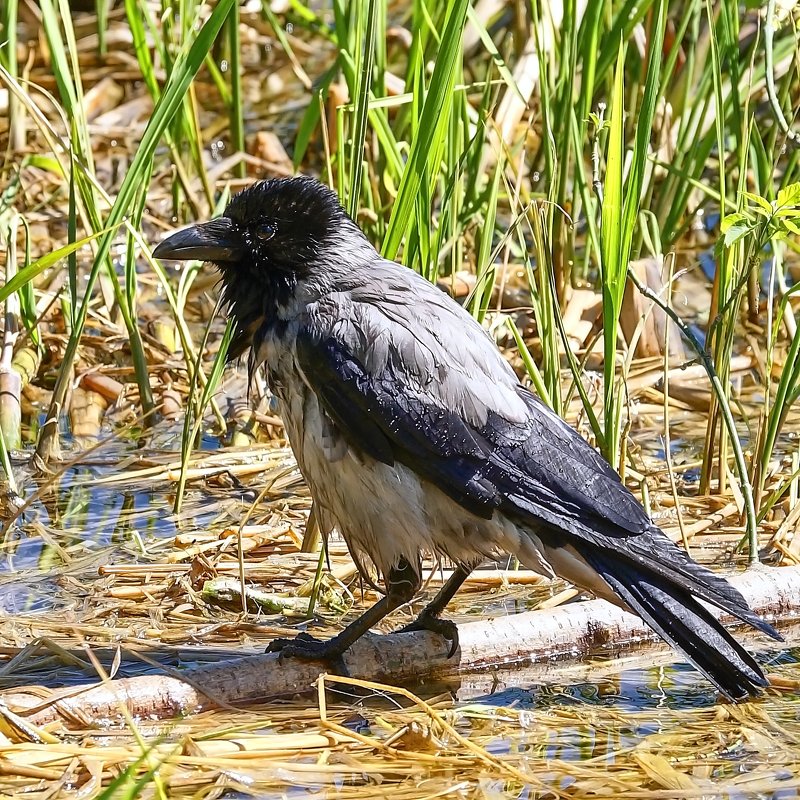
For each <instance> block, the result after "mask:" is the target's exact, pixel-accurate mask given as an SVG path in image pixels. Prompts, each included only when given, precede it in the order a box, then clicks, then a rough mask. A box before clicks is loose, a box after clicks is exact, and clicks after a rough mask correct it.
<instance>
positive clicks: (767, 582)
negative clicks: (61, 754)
mask: <svg viewBox="0 0 800 800" xmlns="http://www.w3.org/2000/svg"><path fill="white" fill-rule="evenodd" d="M730 580H731V582H732V583H733V584H734V585H735V586H737V587H738V588H739V590H740V591H741V592H742V593H743V594H744V596H745V597H746V598H747V599H748V601H749V602H750V604H751V606H752V607H753V608H754V609H755V610H756V611H757V612H758V613H759V614H761V615H762V616H763V617H765V618H766V619H768V620H769V621H771V622H780V621H782V620H783V621H787V620H793V619H796V618H797V617H798V615H800V567H774V568H766V567H755V568H751V569H749V570H747V571H746V572H744V573H741V574H739V575H735V576H732V577H731V578H730ZM720 616H721V618H722V619H723V620H724V621H725V622H732V621H733V620H731V619H730V617H728V616H726V615H720ZM656 638H657V637H655V635H654V634H653V632H652V631H651V630H650V628H648V627H647V626H646V625H645V624H644V623H643V622H642V621H641V620H640V619H639V618H638V617H636V616H634V615H632V614H628V613H627V612H625V611H622V610H620V609H618V608H616V607H615V606H612V605H611V604H609V603H607V602H605V601H604V600H589V601H586V602H582V603H575V604H573V605H568V606H564V607H561V608H556V609H554V610H547V611H530V612H527V613H522V614H511V615H508V616H504V617H496V618H493V619H486V620H481V621H480V622H471V623H467V624H464V625H459V649H458V652H457V653H456V655H455V656H454V657H453V658H452V659H448V658H447V650H448V647H449V643H448V642H445V641H444V640H443V639H442V638H440V637H438V636H436V635H434V634H431V633H428V632H418V633H403V634H391V635H383V636H381V635H368V636H365V637H363V638H362V639H361V640H359V641H358V642H357V643H356V644H355V645H354V646H353V648H352V649H351V650H350V651H349V652H348V653H347V654H346V656H345V663H346V666H347V669H348V671H349V672H350V674H351V675H352V676H354V677H364V678H368V679H370V680H375V681H382V682H385V683H391V684H398V683H402V682H403V681H408V680H409V679H414V680H419V679H421V678H430V677H434V676H437V677H443V676H446V675H454V674H458V673H459V672H469V671H472V672H474V671H476V670H478V669H481V668H487V667H498V666H503V667H509V666H511V665H513V664H522V663H530V662H531V661H541V660H551V659H554V658H561V659H565V661H564V662H563V663H565V664H566V665H567V666H569V665H570V664H572V663H574V659H576V658H581V657H585V656H587V655H589V654H592V653H597V652H598V651H601V650H606V651H607V650H608V648H609V647H612V648H617V647H623V646H625V645H628V644H632V643H638V642H646V641H652V640H655V639H656ZM767 641H768V640H766V639H764V642H765V644H766V642H767ZM550 666H552V665H550ZM319 673H320V667H319V666H318V665H316V664H313V663H303V662H300V661H297V660H295V659H286V660H285V661H283V662H280V661H279V660H278V656H277V655H275V654H273V653H269V654H266V653H265V654H257V655H250V656H246V657H244V658H241V659H236V660H234V661H228V662H223V663H219V664H213V665H206V666H203V667H200V668H195V669H188V670H186V671H185V672H183V673H181V677H180V678H178V677H172V676H159V675H152V676H150V675H149V676H143V677H135V678H122V679H119V680H114V681H110V682H108V683H107V684H105V685H103V684H99V685H98V684H89V685H85V686H81V687H70V688H69V689H68V690H64V691H53V690H47V689H44V688H43V687H41V686H29V687H23V688H18V689H13V690H9V691H6V692H3V693H1V694H0V703H2V704H3V705H4V706H5V707H6V708H8V709H9V710H10V711H12V712H14V713H17V714H20V715H23V716H24V717H25V719H26V720H27V722H28V723H32V724H35V725H44V724H47V723H51V722H54V721H58V720H60V721H62V722H63V723H65V724H67V725H69V724H71V723H72V724H74V723H77V724H79V725H81V726H87V725H88V726H91V725H96V724H97V723H98V722H100V721H102V722H104V723H106V724H107V723H108V722H110V721H121V720H122V715H121V712H120V706H121V704H124V705H125V706H127V709H128V711H129V712H130V714H131V715H132V716H133V717H134V718H150V719H153V718H154V717H158V718H167V717H172V716H177V715H183V714H189V713H194V712H197V711H201V710H206V709H209V708H215V707H220V706H224V705H236V704H247V703H254V702H259V701H264V700H266V699H268V698H271V697H277V696H280V695H287V694H294V693H297V692H304V691H308V690H310V689H311V687H312V684H313V683H314V681H315V680H316V678H317V677H318V675H319Z"/></svg>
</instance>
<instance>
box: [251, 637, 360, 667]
mask: <svg viewBox="0 0 800 800" xmlns="http://www.w3.org/2000/svg"><path fill="white" fill-rule="evenodd" d="M348 646H349V645H346V644H343V643H342V642H341V641H338V637H337V636H334V637H333V638H332V639H328V640H327V641H322V640H321V639H317V638H315V637H314V636H311V635H310V634H308V633H299V634H297V636H296V637H295V638H294V639H273V640H272V641H271V642H270V643H269V646H268V647H267V652H268V653H280V658H281V660H283V659H284V658H299V659H300V660H301V661H322V662H324V663H325V664H326V665H327V666H328V668H329V669H330V671H331V672H332V673H333V674H334V675H344V676H347V675H348V672H347V667H346V666H345V663H344V659H343V658H342V655H343V654H344V652H345V650H347V647H348Z"/></svg>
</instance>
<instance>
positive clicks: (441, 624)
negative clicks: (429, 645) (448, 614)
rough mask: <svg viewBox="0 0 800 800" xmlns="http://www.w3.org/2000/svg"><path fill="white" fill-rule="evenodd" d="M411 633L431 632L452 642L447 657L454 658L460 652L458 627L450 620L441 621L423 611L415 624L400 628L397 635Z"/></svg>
mask: <svg viewBox="0 0 800 800" xmlns="http://www.w3.org/2000/svg"><path fill="white" fill-rule="evenodd" d="M411 631H430V632H431V633H437V634H439V636H442V637H444V638H445V639H447V641H448V642H450V650H449V651H448V652H447V657H448V658H452V657H453V656H454V655H455V654H456V651H457V650H458V627H457V626H456V624H455V622H452V621H451V620H449V619H440V618H439V617H437V616H434V615H433V614H430V613H428V612H427V611H423V612H422V613H421V614H420V615H419V616H418V617H417V618H416V619H415V620H414V621H413V622H411V623H409V624H408V625H406V626H405V627H404V628H400V630H399V631H397V633H410V632H411Z"/></svg>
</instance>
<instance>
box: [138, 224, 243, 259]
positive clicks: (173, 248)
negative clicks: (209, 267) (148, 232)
mask: <svg viewBox="0 0 800 800" xmlns="http://www.w3.org/2000/svg"><path fill="white" fill-rule="evenodd" d="M243 252H244V250H243V242H242V239H241V237H240V236H239V234H238V232H237V231H236V230H235V229H234V226H233V223H232V222H231V221H230V220H229V219H228V218H227V217H217V218H216V219H212V220H210V221H209V222H203V223H201V224H199V225H192V227H191V228H184V229H183V230H182V231H178V232H177V233H173V234H172V236H168V237H167V238H166V239H164V241H163V242H160V243H159V244H158V246H157V247H156V249H155V250H153V255H154V256H155V257H156V258H171V259H175V260H177V261H185V260H188V259H196V260H198V261H215V262H224V261H238V260H239V259H240V258H241V257H242V255H243Z"/></svg>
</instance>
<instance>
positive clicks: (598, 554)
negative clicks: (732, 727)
mask: <svg viewBox="0 0 800 800" xmlns="http://www.w3.org/2000/svg"><path fill="white" fill-rule="evenodd" d="M587 550H589V552H587ZM676 552H680V556H678V559H677V560H678V562H683V563H682V564H680V566H679V568H678V569H679V573H678V574H677V575H676V574H674V573H673V575H668V574H665V573H666V570H664V569H663V566H664V565H659V567H661V569H658V570H657V571H650V570H649V569H647V567H644V568H643V567H642V564H641V563H639V564H635V565H634V563H632V562H631V561H629V560H627V559H625V558H624V557H622V556H620V555H618V554H615V553H613V552H609V551H608V550H606V549H604V548H600V547H593V548H587V549H585V550H584V551H583V556H584V557H585V558H586V560H587V561H588V562H589V564H591V566H592V567H593V568H594V569H595V570H597V572H598V573H599V574H600V575H601V577H602V578H603V580H604V581H605V582H606V583H607V584H608V585H609V586H610V587H611V588H612V589H613V590H614V592H615V593H616V594H617V595H619V597H620V599H621V600H623V601H624V603H625V604H626V605H627V606H628V607H629V608H630V609H631V610H632V611H634V612H636V613H637V614H639V616H641V617H642V619H643V620H644V621H645V622H647V624H648V625H650V627H652V628H653V630H654V631H655V632H656V633H657V634H658V635H659V636H661V638H662V639H664V640H665V641H667V642H669V644H671V645H673V646H674V647H677V648H678V649H680V650H682V651H683V652H684V653H685V654H686V656H687V657H688V658H689V660H690V661H691V662H692V663H693V664H694V665H695V666H696V667H697V668H698V669H699V670H700V671H701V672H702V673H703V674H704V675H706V677H707V678H708V679H709V680H710V681H711V682H712V683H713V684H714V685H715V686H716V687H717V688H718V689H719V690H720V691H721V692H722V693H723V694H725V695H727V697H729V698H730V699H732V700H742V699H745V698H747V697H750V696H756V695H758V694H759V693H760V690H761V689H762V688H763V687H765V686H767V685H768V681H767V679H766V678H765V676H764V673H763V671H762V669H761V667H760V666H759V665H758V663H757V662H756V660H755V659H754V658H753V657H752V656H751V655H750V654H749V653H748V652H747V651H746V650H745V649H744V648H743V647H742V646H741V645H740V644H739V643H738V642H737V641H736V640H735V639H734V638H733V636H732V635H731V634H730V633H729V632H728V631H727V630H725V628H724V627H723V626H722V624H721V623H720V622H719V621H718V620H717V619H716V618H715V617H714V616H713V614H711V612H710V611H709V610H708V609H707V608H706V607H705V606H703V605H702V604H701V603H700V602H699V601H698V600H697V598H696V597H695V595H700V596H704V598H705V599H706V600H708V601H710V602H712V603H714V605H717V606H719V607H720V608H722V609H724V610H726V611H729V612H731V613H732V614H735V615H736V616H738V617H740V618H742V619H744V620H745V621H746V622H748V623H749V624H751V625H753V626H754V627H757V628H759V629H760V630H762V631H764V632H765V633H767V634H769V635H770V636H772V637H773V638H776V639H781V636H780V635H779V634H778V633H777V632H776V631H775V630H774V628H772V627H771V626H770V625H768V624H767V623H766V622H764V621H763V620H761V619H759V618H758V617H756V615H755V614H753V612H752V611H751V610H750V608H749V606H748V605H747V602H746V601H745V599H744V597H742V595H741V594H740V593H739V592H738V591H737V590H736V589H735V588H734V587H733V586H731V585H730V584H729V583H728V582H727V581H725V580H724V578H722V577H721V576H719V575H715V574H714V573H712V572H711V571H710V570H707V569H706V568H705V567H702V566H700V565H699V564H695V563H694V562H691V561H689V560H688V559H685V555H684V554H683V553H682V552H681V551H677V549H676ZM682 556H683V557H682ZM689 565H691V567H690V571H691V572H692V573H694V574H693V575H687V574H686V573H687V572H688V571H689V570H687V569H686V568H687V566H689ZM676 566H677V565H676ZM681 567H682V569H681ZM676 578H677V580H676ZM692 579H694V580H692ZM695 581H696V583H695ZM712 586H713V588H714V589H718V590H721V591H718V592H710V591H709V589H711V587H712ZM693 590H694V591H693Z"/></svg>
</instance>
